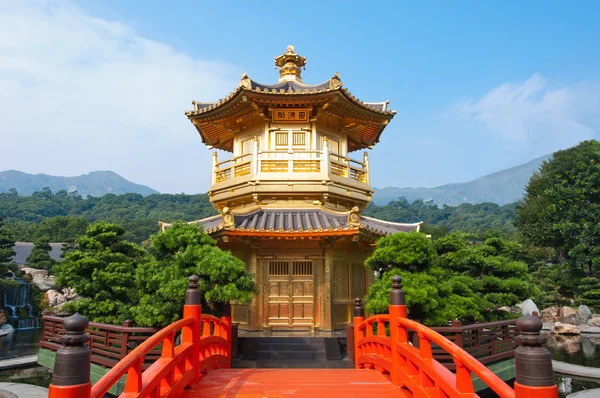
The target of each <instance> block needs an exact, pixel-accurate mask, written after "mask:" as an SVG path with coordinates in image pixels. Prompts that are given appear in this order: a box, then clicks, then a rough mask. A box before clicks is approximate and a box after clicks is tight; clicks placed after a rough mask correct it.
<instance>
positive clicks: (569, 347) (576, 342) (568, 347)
mask: <svg viewBox="0 0 600 398" xmlns="http://www.w3.org/2000/svg"><path fill="white" fill-rule="evenodd" d="M567 337H568V338H567V340H566V341H565V344H564V345H563V350H564V351H565V352H567V353H568V354H575V353H577V352H579V350H580V349H581V343H580V338H579V336H567Z"/></svg>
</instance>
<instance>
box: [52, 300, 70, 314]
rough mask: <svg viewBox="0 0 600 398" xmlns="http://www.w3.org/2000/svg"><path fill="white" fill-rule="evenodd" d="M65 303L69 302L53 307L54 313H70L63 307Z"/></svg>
mask: <svg viewBox="0 0 600 398" xmlns="http://www.w3.org/2000/svg"><path fill="white" fill-rule="evenodd" d="M65 304H67V303H66V302H65V303H62V304H59V305H57V306H55V307H52V315H69V313H68V312H67V311H65V310H64V309H63V308H64V306H65Z"/></svg>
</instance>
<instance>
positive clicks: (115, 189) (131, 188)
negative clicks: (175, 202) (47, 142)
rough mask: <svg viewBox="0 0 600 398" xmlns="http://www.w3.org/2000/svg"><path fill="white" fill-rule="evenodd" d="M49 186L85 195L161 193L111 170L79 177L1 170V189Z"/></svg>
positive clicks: (30, 190)
mask: <svg viewBox="0 0 600 398" xmlns="http://www.w3.org/2000/svg"><path fill="white" fill-rule="evenodd" d="M44 187H48V188H50V190H51V191H52V192H55V193H56V192H58V191H60V190H61V189H64V190H65V191H67V192H74V191H77V193H78V194H79V195H81V196H82V197H84V198H85V197H86V196H88V195H90V196H102V195H104V194H107V193H113V194H115V195H119V194H123V193H130V192H133V193H139V194H140V195H143V196H146V195H151V194H154V193H159V192H158V191H155V190H154V189H152V188H149V187H147V186H145V185H140V184H135V183H133V182H131V181H128V180H126V179H125V178H123V177H121V176H120V175H118V174H117V173H114V172H112V171H93V172H91V173H88V174H84V175H80V176H77V177H56V176H50V175H47V174H27V173H23V172H20V171H16V170H8V171H0V193H2V192H8V190H9V189H12V188H14V189H16V190H17V192H18V193H19V195H22V196H29V195H31V194H32V193H34V192H38V191H41V190H42V188H44Z"/></svg>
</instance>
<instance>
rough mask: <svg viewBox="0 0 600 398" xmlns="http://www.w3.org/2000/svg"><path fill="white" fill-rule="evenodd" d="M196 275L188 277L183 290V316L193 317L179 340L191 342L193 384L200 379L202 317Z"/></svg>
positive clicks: (200, 297) (200, 296) (200, 295)
mask: <svg viewBox="0 0 600 398" xmlns="http://www.w3.org/2000/svg"><path fill="white" fill-rule="evenodd" d="M199 280H200V278H199V277H198V276H197V275H192V276H190V277H189V278H188V289H187V290H186V291H185V305H184V306H183V318H184V319H185V318H194V323H192V326H191V328H187V327H186V328H183V332H182V336H181V337H182V338H181V341H182V342H183V343H191V344H193V349H192V360H191V363H192V372H194V379H193V380H194V381H193V384H198V382H199V381H200V369H199V366H198V364H199V361H200V320H201V318H202V294H201V293H200V291H199V290H198V281H199Z"/></svg>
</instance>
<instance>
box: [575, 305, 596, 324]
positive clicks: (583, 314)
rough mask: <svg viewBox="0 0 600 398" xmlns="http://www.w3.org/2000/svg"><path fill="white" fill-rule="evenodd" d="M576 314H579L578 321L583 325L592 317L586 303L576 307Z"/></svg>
mask: <svg viewBox="0 0 600 398" xmlns="http://www.w3.org/2000/svg"><path fill="white" fill-rule="evenodd" d="M577 315H579V322H580V323H581V324H582V325H585V324H586V323H587V321H589V320H590V319H592V311H590V309H589V308H588V306H587V305H580V306H579V308H577Z"/></svg>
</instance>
